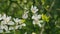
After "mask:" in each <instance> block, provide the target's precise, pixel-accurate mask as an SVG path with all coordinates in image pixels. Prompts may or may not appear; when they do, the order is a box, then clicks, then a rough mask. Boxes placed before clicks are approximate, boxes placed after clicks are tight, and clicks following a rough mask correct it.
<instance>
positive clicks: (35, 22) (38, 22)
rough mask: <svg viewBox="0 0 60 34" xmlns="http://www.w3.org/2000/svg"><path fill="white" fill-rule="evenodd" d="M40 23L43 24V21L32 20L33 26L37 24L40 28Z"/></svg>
mask: <svg viewBox="0 0 60 34" xmlns="http://www.w3.org/2000/svg"><path fill="white" fill-rule="evenodd" d="M41 23H43V20H38V21H36V20H33V24H34V25H35V24H37V25H38V26H39V27H42V24H41Z"/></svg>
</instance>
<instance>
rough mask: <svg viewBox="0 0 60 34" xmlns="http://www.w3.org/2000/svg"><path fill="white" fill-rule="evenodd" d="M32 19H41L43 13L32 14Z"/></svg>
mask: <svg viewBox="0 0 60 34" xmlns="http://www.w3.org/2000/svg"><path fill="white" fill-rule="evenodd" d="M32 19H34V20H39V19H41V15H37V14H34V15H33V16H32Z"/></svg>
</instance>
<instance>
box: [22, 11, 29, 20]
mask: <svg viewBox="0 0 60 34" xmlns="http://www.w3.org/2000/svg"><path fill="white" fill-rule="evenodd" d="M22 18H23V19H27V18H28V11H26V12H24V14H23V15H22Z"/></svg>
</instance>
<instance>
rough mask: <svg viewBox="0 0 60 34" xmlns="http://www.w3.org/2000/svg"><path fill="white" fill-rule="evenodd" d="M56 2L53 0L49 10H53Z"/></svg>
mask: <svg viewBox="0 0 60 34" xmlns="http://www.w3.org/2000/svg"><path fill="white" fill-rule="evenodd" d="M54 4H55V0H54V1H53V2H52V4H51V6H50V9H49V12H50V11H51V9H52V7H53V6H54Z"/></svg>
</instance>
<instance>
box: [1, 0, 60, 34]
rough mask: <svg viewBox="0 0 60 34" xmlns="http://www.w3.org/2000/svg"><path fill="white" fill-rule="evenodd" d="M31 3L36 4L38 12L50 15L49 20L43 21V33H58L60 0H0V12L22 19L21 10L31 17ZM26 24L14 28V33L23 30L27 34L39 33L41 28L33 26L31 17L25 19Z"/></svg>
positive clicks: (59, 33) (59, 32)
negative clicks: (16, 28)
mask: <svg viewBox="0 0 60 34" xmlns="http://www.w3.org/2000/svg"><path fill="white" fill-rule="evenodd" d="M32 5H34V6H37V8H38V9H39V11H38V13H40V14H42V13H43V14H46V15H50V16H51V17H50V19H49V20H50V21H49V22H48V23H45V27H44V32H43V34H60V0H0V14H2V13H5V14H7V15H8V16H12V17H14V18H20V19H22V18H21V17H22V14H23V12H24V11H29V18H31V16H32V13H31V10H30V9H31V6H32ZM25 7H27V9H26V8H25ZM25 9H26V10H25ZM26 24H27V26H26V27H23V29H21V30H16V33H15V34H24V33H25V32H27V34H31V33H32V32H35V33H36V34H40V31H41V28H39V27H38V26H35V27H34V26H33V25H32V19H26ZM11 32H12V31H11ZM1 34H2V33H1ZM5 34H14V33H13V32H12V33H5Z"/></svg>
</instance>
